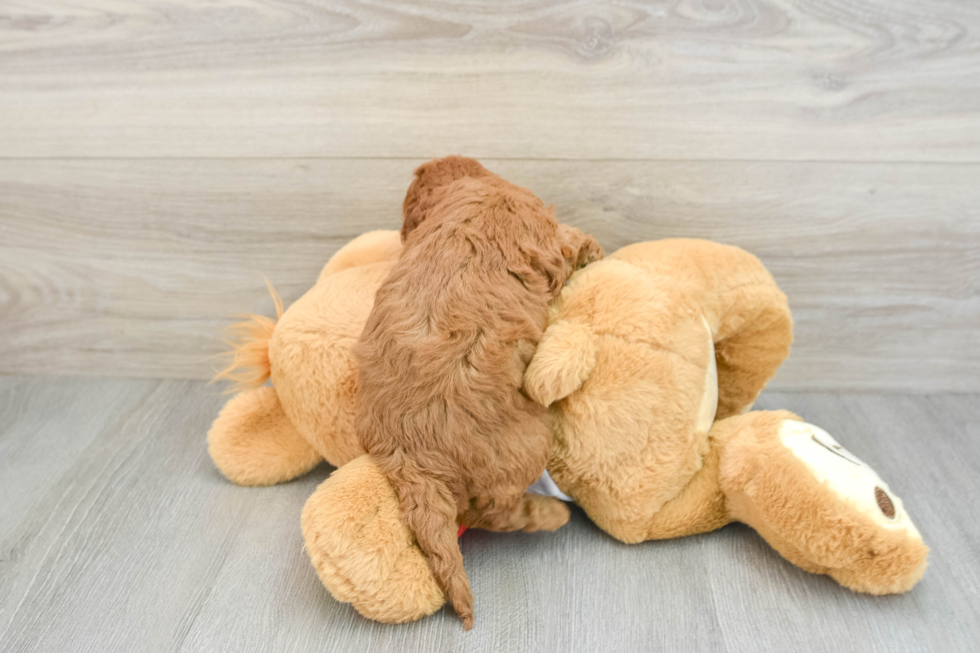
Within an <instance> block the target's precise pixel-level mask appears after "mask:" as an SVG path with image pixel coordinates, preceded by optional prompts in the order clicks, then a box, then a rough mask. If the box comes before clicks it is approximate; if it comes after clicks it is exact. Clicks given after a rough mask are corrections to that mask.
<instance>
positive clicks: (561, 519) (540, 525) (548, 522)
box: [524, 496, 571, 533]
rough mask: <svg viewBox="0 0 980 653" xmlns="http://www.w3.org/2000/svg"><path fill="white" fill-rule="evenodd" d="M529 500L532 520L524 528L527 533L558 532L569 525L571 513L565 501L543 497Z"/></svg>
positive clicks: (533, 497) (534, 497)
mask: <svg viewBox="0 0 980 653" xmlns="http://www.w3.org/2000/svg"><path fill="white" fill-rule="evenodd" d="M529 499H530V503H531V506H532V508H531V514H530V519H529V520H528V523H527V526H525V527H524V530H525V531H526V532H528V533H531V532H534V531H556V530H558V529H559V528H561V527H562V526H564V525H565V524H567V523H568V518H569V517H570V516H571V513H570V512H569V510H568V506H566V505H565V503H564V502H563V501H560V500H558V499H555V498H553V497H541V496H532V497H529Z"/></svg>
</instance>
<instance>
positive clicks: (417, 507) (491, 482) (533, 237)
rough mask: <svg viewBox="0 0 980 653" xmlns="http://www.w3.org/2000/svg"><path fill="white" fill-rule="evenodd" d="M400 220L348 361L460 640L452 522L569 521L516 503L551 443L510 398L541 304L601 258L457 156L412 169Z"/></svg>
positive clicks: (464, 599)
mask: <svg viewBox="0 0 980 653" xmlns="http://www.w3.org/2000/svg"><path fill="white" fill-rule="evenodd" d="M404 218H405V220H404V227H403V229H402V239H403V241H404V249H403V252H402V255H401V258H400V259H399V260H398V262H397V263H396V264H395V266H394V268H393V269H392V270H391V273H390V275H389V276H388V278H387V280H386V281H385V282H384V283H383V284H382V285H381V287H380V288H379V289H378V292H377V295H376V297H375V301H374V308H373V310H372V311H371V314H370V316H369V317H368V320H367V324H366V325H365V328H364V332H363V333H362V335H361V338H360V341H359V342H358V343H357V345H356V346H355V349H354V353H355V356H356V357H357V362H358V366H359V370H360V385H359V388H358V393H359V408H358V413H357V418H356V422H355V427H356V430H357V434H358V437H359V438H360V441H361V445H362V446H363V447H364V449H365V450H366V451H367V452H368V453H370V454H371V457H372V458H373V460H374V462H375V463H377V465H378V466H379V467H380V469H381V470H382V471H383V473H384V474H385V476H386V477H387V478H388V480H389V481H390V482H391V484H392V486H393V487H394V489H395V493H396V494H397V496H398V501H399V506H400V509H401V512H402V513H403V515H404V518H405V521H406V523H407V525H408V526H409V528H411V529H412V531H413V532H414V533H415V536H416V539H417V540H418V544H419V547H420V548H421V550H422V552H423V553H424V554H425V555H426V557H427V559H428V562H429V565H430V566H431V568H432V572H433V575H434V576H435V578H436V580H437V582H438V583H439V585H440V586H441V587H442V589H443V591H444V592H445V593H446V596H447V597H448V598H449V600H450V602H451V603H452V605H453V608H454V609H455V610H456V613H457V614H458V615H459V617H460V618H461V619H462V620H463V625H464V627H465V628H466V629H469V628H472V626H473V594H472V591H471V590H470V584H469V579H468V578H467V576H466V571H465V569H464V567H463V556H462V553H461V552H460V549H459V541H458V538H457V530H458V525H459V523H463V524H465V525H466V526H472V527H476V528H483V529H487V530H492V531H513V530H525V531H536V530H555V529H557V528H558V527H560V526H562V525H563V524H564V523H565V522H567V521H568V516H569V513H568V508H567V507H566V506H565V505H564V504H563V503H562V502H561V501H559V500H557V499H554V498H551V497H543V496H538V495H531V494H527V492H526V491H527V488H528V486H529V485H531V483H533V482H534V481H535V480H536V479H537V478H538V477H539V476H541V474H542V473H543V472H544V470H545V466H546V465H547V463H548V457H549V455H550V451H551V432H550V430H549V429H548V427H547V426H546V425H545V423H544V421H543V419H544V414H545V409H544V407H542V406H541V405H540V404H537V403H535V402H534V401H533V400H531V399H529V398H528V397H527V395H525V394H524V393H523V392H522V391H521V385H522V384H523V379H524V370H525V368H526V367H527V364H528V362H529V361H530V360H531V357H532V356H533V355H534V351H535V348H536V346H537V342H538V340H539V339H540V338H541V336H542V334H543V332H544V329H545V327H546V326H547V324H548V305H549V303H550V302H551V301H552V300H553V299H554V298H555V297H556V296H557V295H558V293H559V292H560V291H561V289H562V287H563V286H564V285H565V281H566V280H567V279H568V277H569V276H570V275H571V273H572V272H574V271H575V270H576V269H577V268H579V267H582V266H585V265H586V264H588V263H590V262H592V261H594V260H597V259H599V258H602V249H601V248H600V247H599V244H598V243H597V242H596V241H595V239H593V238H592V237H591V236H587V235H585V234H583V233H582V232H581V231H579V230H578V229H575V228H573V227H568V226H567V225H559V224H558V222H557V221H556V220H555V218H554V216H553V214H552V211H551V209H550V208H548V207H545V205H544V204H543V203H542V202H541V200H540V199H538V198H537V197H536V196H535V195H534V194H533V193H531V192H530V191H528V190H526V189H524V188H520V187H518V186H515V185H513V184H511V183H509V182H507V181H505V180H504V179H502V178H500V177H498V176H497V175H495V174H493V173H491V172H489V171H488V170H486V169H485V168H483V166H481V165H480V164H479V163H477V162H476V161H474V160H472V159H465V158H462V157H447V158H445V159H439V160H436V161H432V162H429V163H426V164H424V165H422V166H421V167H420V168H419V169H418V170H416V172H415V180H414V181H413V183H412V185H411V187H410V188H409V191H408V195H407V196H406V198H405V204H404Z"/></svg>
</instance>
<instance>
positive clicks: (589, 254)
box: [558, 224, 604, 272]
mask: <svg viewBox="0 0 980 653" xmlns="http://www.w3.org/2000/svg"><path fill="white" fill-rule="evenodd" d="M558 240H559V242H561V255H562V257H564V259H565V261H567V262H568V264H569V267H571V269H572V272H574V271H575V270H578V269H579V268H584V267H585V266H586V265H588V264H589V263H592V262H594V261H598V260H601V259H602V257H603V256H604V252H603V251H602V246H601V245H599V242H598V241H597V240H596V239H595V238H593V237H592V236H590V235H588V234H586V233H583V232H582V231H581V230H579V229H576V228H575V227H570V226H568V225H567V224H559V225H558Z"/></svg>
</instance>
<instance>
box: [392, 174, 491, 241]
mask: <svg viewBox="0 0 980 653" xmlns="http://www.w3.org/2000/svg"><path fill="white" fill-rule="evenodd" d="M492 174H493V173H492V172H490V171H489V170H487V169H486V168H484V167H483V166H482V165H480V164H479V162H477V161H476V160H474V159H468V158H466V157H463V156H447V157H445V158H443V159H434V160H432V161H429V162H428V163H423V164H422V165H420V166H419V167H418V168H416V169H415V179H414V180H412V184H411V185H410V186H409V187H408V192H407V193H406V194H405V201H404V202H403V203H402V220H403V221H402V242H405V239H406V238H408V235H409V234H410V233H412V231H414V230H415V228H416V227H417V226H419V225H420V224H421V223H422V222H423V221H424V220H425V217H426V214H427V213H428V212H429V209H431V208H432V207H433V206H435V205H436V204H438V203H439V200H440V199H442V195H443V193H442V192H440V189H445V187H446V186H448V185H449V184H451V183H452V182H454V181H456V180H457V179H462V178H463V177H474V178H478V177H486V176H490V175H492Z"/></svg>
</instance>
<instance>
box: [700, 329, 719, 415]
mask: <svg viewBox="0 0 980 653" xmlns="http://www.w3.org/2000/svg"><path fill="white" fill-rule="evenodd" d="M701 321H702V322H704V328H705V329H706V330H707V332H708V369H707V371H706V372H705V373H704V395H702V397H701V406H700V407H699V408H698V421H697V425H696V427H695V428H696V429H697V430H698V431H700V432H702V433H707V432H708V431H710V430H711V425H712V424H714V423H715V415H716V414H718V361H716V360H715V336H714V334H713V333H711V327H710V326H708V321H707V320H706V319H704V316H703V315H702V316H701Z"/></svg>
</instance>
